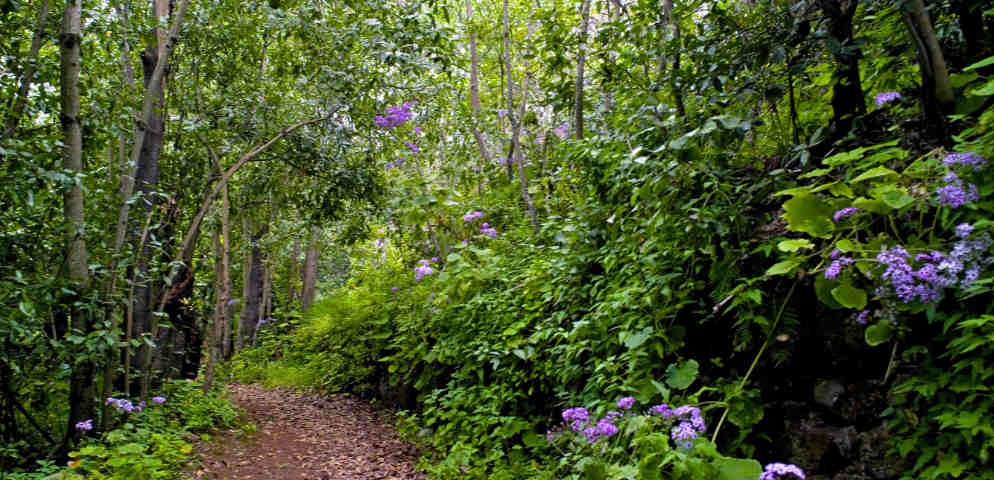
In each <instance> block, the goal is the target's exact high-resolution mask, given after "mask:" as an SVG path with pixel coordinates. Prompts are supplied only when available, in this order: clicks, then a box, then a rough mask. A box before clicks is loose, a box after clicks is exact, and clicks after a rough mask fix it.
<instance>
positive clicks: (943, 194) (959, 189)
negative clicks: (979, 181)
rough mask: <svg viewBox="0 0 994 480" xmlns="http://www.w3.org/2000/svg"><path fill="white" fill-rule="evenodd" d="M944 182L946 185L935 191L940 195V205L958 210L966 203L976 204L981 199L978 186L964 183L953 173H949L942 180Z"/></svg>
mask: <svg viewBox="0 0 994 480" xmlns="http://www.w3.org/2000/svg"><path fill="white" fill-rule="evenodd" d="M942 181H944V182H946V184H945V185H943V186H941V187H939V188H938V189H936V191H935V193H938V194H939V204H940V205H943V206H946V207H950V208H958V207H960V206H962V205H963V204H965V203H968V202H976V201H977V200H979V199H980V195H979V192H978V191H977V186H976V185H974V184H972V183H963V181H962V180H960V178H959V177H958V176H957V175H956V174H955V173H953V172H949V173H947V174H946V176H945V177H943V178H942Z"/></svg>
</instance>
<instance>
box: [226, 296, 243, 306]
mask: <svg viewBox="0 0 994 480" xmlns="http://www.w3.org/2000/svg"><path fill="white" fill-rule="evenodd" d="M239 301H240V300H238V299H237V298H232V299H231V300H228V306H229V307H230V306H232V305H234V304H236V303H238V302H239Z"/></svg>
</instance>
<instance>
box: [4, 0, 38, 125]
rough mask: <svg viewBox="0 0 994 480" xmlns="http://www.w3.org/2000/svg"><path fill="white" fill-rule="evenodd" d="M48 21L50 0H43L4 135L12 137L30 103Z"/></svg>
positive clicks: (5, 123) (6, 121)
mask: <svg viewBox="0 0 994 480" xmlns="http://www.w3.org/2000/svg"><path fill="white" fill-rule="evenodd" d="M47 22H48V0H41V5H39V6H38V17H37V18H36V19H35V29H34V35H32V37H31V49H30V50H29V51H28V63H27V65H26V66H25V67H24V70H23V71H22V72H21V76H20V78H19V79H18V80H19V82H20V87H19V88H18V89H17V94H16V96H15V97H14V103H13V105H11V107H10V111H9V112H8V113H7V118H6V119H4V132H3V135H2V136H3V137H11V136H13V135H14V134H15V133H16V132H17V126H18V124H19V123H20V121H21V116H23V115H24V109H25V108H26V106H27V103H28V92H29V91H30V90H31V83H32V82H33V81H34V76H35V72H37V71H38V52H40V51H41V45H42V42H43V41H44V38H45V26H46V25H45V24H46V23H47Z"/></svg>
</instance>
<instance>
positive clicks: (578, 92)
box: [505, 0, 590, 140]
mask: <svg viewBox="0 0 994 480" xmlns="http://www.w3.org/2000/svg"><path fill="white" fill-rule="evenodd" d="M505 1H506V0H505ZM589 29H590V0H583V5H582V6H581V7H580V47H579V51H578V52H577V55H576V88H575V89H574V92H573V115H574V119H573V129H574V131H575V132H576V138H577V140H583V67H584V62H585V61H586V58H587V31H588V30H589Z"/></svg>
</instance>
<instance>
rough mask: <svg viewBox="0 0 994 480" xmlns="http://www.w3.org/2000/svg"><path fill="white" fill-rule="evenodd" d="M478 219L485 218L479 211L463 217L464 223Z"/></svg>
mask: <svg viewBox="0 0 994 480" xmlns="http://www.w3.org/2000/svg"><path fill="white" fill-rule="evenodd" d="M477 218H483V212H481V211H479V210H477V211H475V212H470V213H467V214H466V215H463V216H462V220H463V221H464V222H472V221H473V220H476V219H477Z"/></svg>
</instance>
